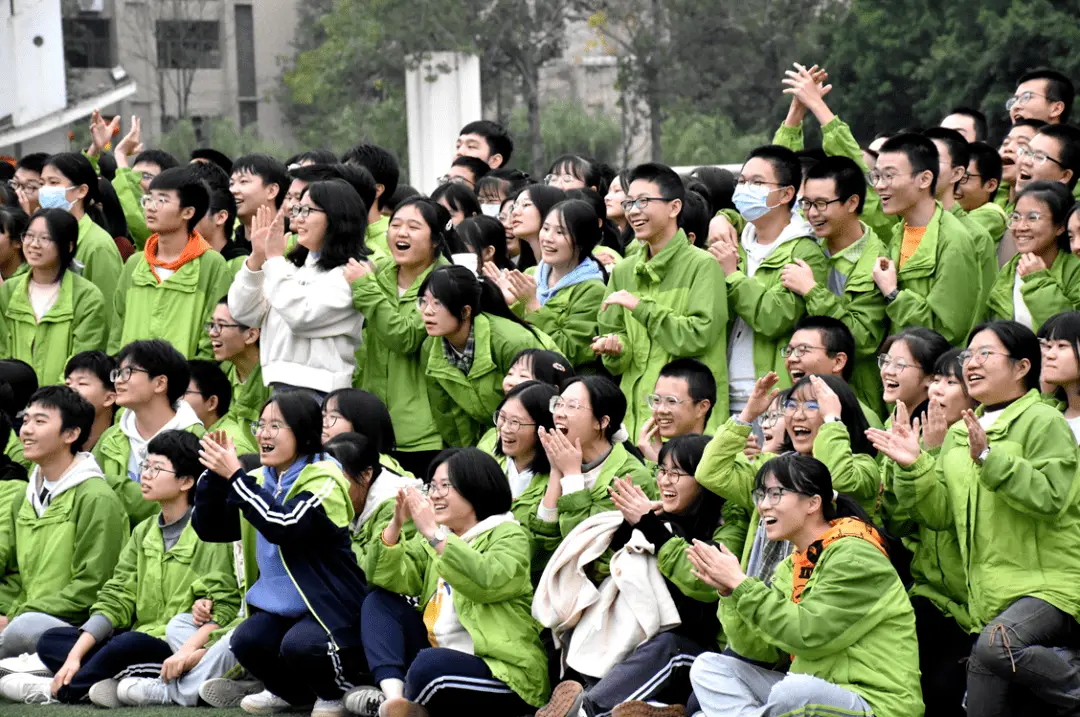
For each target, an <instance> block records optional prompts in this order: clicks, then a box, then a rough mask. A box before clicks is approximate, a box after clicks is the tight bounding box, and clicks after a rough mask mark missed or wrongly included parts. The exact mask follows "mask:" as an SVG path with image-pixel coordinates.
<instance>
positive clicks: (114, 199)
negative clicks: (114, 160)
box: [98, 177, 201, 246]
mask: <svg viewBox="0 0 1080 717" xmlns="http://www.w3.org/2000/svg"><path fill="white" fill-rule="evenodd" d="M98 196H99V199H100V202H101V217H102V219H104V220H105V231H107V232H109V236H111V237H113V238H114V239H115V238H117V237H121V238H123V239H127V240H128V241H131V233H130V232H129V231H128V223H127V218H126V217H125V216H124V208H123V207H122V206H121V205H120V197H118V196H117V194H116V190H115V189H113V185H112V182H110V181H109V180H107V179H105V177H98ZM200 218H201V217H200ZM132 246H134V243H133V244H132Z"/></svg>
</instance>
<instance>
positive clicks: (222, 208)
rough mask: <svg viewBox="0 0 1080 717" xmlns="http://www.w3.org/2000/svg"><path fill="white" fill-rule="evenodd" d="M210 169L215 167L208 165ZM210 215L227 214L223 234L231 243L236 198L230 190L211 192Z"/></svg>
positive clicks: (214, 190) (222, 227)
mask: <svg viewBox="0 0 1080 717" xmlns="http://www.w3.org/2000/svg"><path fill="white" fill-rule="evenodd" d="M206 166H208V167H213V166H215V165H212V164H207V165H206ZM207 212H208V213H210V214H217V213H218V212H225V215H226V216H225V223H224V224H222V225H221V233H222V234H224V235H225V241H227V242H230V241H232V238H233V227H234V226H235V224H236V197H234V196H233V194H232V192H230V191H229V190H228V189H212V190H210V207H209V208H208V209H207Z"/></svg>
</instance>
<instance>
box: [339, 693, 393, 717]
mask: <svg viewBox="0 0 1080 717" xmlns="http://www.w3.org/2000/svg"><path fill="white" fill-rule="evenodd" d="M342 702H344V703H345V709H347V710H348V711H349V712H352V713H353V714H354V715H360V717H378V714H379V707H380V706H381V705H382V703H383V702H386V695H384V694H383V692H382V690H380V689H376V688H374V687H354V688H352V689H351V690H349V691H348V692H346V693H345V697H344V698H342Z"/></svg>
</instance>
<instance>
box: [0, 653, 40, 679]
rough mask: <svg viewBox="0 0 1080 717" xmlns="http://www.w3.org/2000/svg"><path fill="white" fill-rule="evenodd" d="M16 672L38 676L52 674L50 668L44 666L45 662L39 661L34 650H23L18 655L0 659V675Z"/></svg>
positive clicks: (4, 675) (5, 675)
mask: <svg viewBox="0 0 1080 717" xmlns="http://www.w3.org/2000/svg"><path fill="white" fill-rule="evenodd" d="M17 673H26V674H30V675H37V676H38V677H52V676H53V673H52V670H50V669H49V668H48V667H46V666H45V663H44V662H42V661H41V658H39V657H38V656H37V653H36V652H35V653H33V654H29V653H26V652H24V653H23V654H21V655H19V656H18V657H6V658H4V659H3V660H0V677H7V676H8V675H14V674H17Z"/></svg>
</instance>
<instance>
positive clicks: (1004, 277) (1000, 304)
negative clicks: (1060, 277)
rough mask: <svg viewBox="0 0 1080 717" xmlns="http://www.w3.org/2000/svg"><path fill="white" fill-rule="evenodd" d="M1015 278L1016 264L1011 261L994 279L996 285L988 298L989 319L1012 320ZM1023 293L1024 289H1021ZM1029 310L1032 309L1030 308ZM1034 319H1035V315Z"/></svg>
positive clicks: (987, 310)
mask: <svg viewBox="0 0 1080 717" xmlns="http://www.w3.org/2000/svg"><path fill="white" fill-rule="evenodd" d="M1039 273H1041V272H1039ZM1047 273H1049V272H1047ZM1015 277H1016V263H1015V262H1012V261H1010V262H1008V263H1007V264H1005V266H1003V267H1001V269H999V270H998V273H997V277H996V278H995V279H994V285H993V286H992V287H991V288H990V293H989V295H988V296H987V297H986V316H987V318H989V319H1005V320H1009V321H1011V320H1012V317H1013V280H1014V279H1015ZM1021 291H1023V288H1021ZM1026 301H1027V299H1026V298H1025V302H1026ZM1028 308H1031V307H1030V306H1029V307H1028ZM1032 318H1034V315H1033V316H1032Z"/></svg>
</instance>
